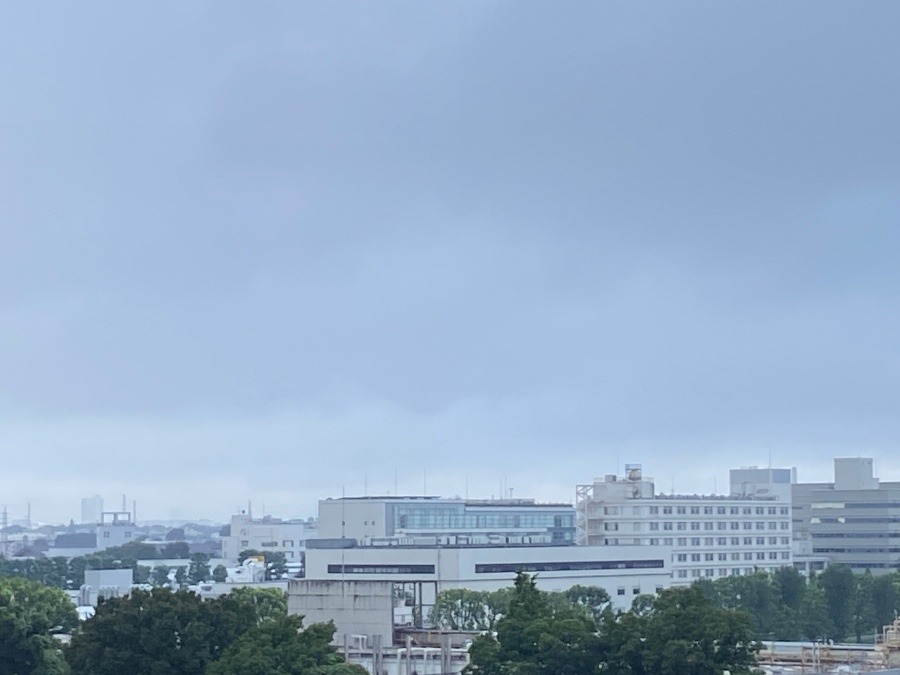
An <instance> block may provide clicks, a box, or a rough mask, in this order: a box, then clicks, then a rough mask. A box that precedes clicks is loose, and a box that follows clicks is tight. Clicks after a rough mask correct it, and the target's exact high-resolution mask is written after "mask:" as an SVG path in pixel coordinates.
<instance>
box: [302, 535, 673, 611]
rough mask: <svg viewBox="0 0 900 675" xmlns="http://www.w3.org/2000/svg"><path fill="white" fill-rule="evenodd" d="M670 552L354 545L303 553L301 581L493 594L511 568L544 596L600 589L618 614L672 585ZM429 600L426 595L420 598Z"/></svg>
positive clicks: (507, 579)
mask: <svg viewBox="0 0 900 675" xmlns="http://www.w3.org/2000/svg"><path fill="white" fill-rule="evenodd" d="M670 557H671V556H670V550H669V549H668V548H665V547H661V546H619V547H615V548H613V547H609V546H451V547H444V546H353V547H350V548H341V549H339V548H315V547H313V548H310V549H309V550H307V552H306V579H308V580H318V581H340V580H345V581H388V582H393V583H398V584H428V585H431V586H432V587H433V588H434V593H438V592H440V591H442V590H446V589H450V588H467V589H470V590H486V591H495V590H498V589H500V588H505V587H507V586H511V585H512V583H513V580H514V579H515V577H516V573H517V572H518V571H520V570H521V571H523V572H528V573H532V574H537V585H538V587H539V588H541V589H542V590H546V591H563V590H566V589H568V588H571V587H572V586H575V585H578V584H581V585H584V586H601V587H602V588H604V589H605V590H606V592H607V593H609V596H610V598H611V599H612V603H613V605H614V606H615V607H617V608H620V609H627V608H628V607H630V606H631V602H632V600H634V598H635V596H637V595H640V594H643V593H656V592H658V591H659V590H661V589H662V588H667V587H668V586H669V585H670V583H671V562H670ZM429 599H430V600H431V601H433V596H432V597H431V598H426V602H427V601H428V600H429Z"/></svg>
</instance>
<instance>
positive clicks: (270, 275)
mask: <svg viewBox="0 0 900 675" xmlns="http://www.w3.org/2000/svg"><path fill="white" fill-rule="evenodd" d="M775 6H776V5H775V4H774V3H773V4H765V3H763V4H760V3H753V4H752V5H751V4H745V5H734V4H730V3H728V4H726V3H711V2H696V3H690V4H686V3H683V4H678V5H669V4H662V3H660V4H657V5H654V6H653V7H652V11H651V9H650V7H648V6H646V5H641V4H634V3H602V4H600V3H575V4H574V5H571V6H570V11H568V12H565V13H561V12H559V11H557V7H555V6H554V5H553V4H551V3H531V2H517V3H499V2H498V3H468V4H462V3H453V4H450V3H446V4H435V3H390V4H383V3H378V4H377V6H376V5H374V4H365V3H359V4H354V5H352V11H348V9H349V8H348V6H346V5H338V4H328V3H322V4H311V3H303V4H302V5H301V4H297V3H286V4H283V5H280V6H276V5H254V6H252V7H250V6H243V7H241V6H240V5H236V4H233V3H221V2H216V3H212V2H193V3H174V2H172V3H154V4H153V5H152V6H150V5H147V6H136V5H131V4H122V3H100V2H96V3H89V4H86V5H78V6H76V5H65V4H54V5H40V4H35V3H22V4H10V5H7V6H4V7H3V8H2V9H0V72H2V77H0V81H2V82H3V87H2V88H0V341H2V343H0V344H2V348H0V447H2V448H3V452H2V462H3V463H2V466H0V499H2V500H3V502H4V503H6V504H7V506H8V508H9V511H10V513H11V514H12V515H14V516H20V515H21V514H23V513H24V512H25V510H26V508H27V504H28V503H29V502H30V503H31V504H32V509H33V515H32V517H33V518H34V519H35V520H42V521H47V520H57V521H63V520H65V521H67V520H68V519H69V518H72V517H75V515H76V513H77V509H78V505H79V500H80V498H81V497H83V496H87V495H93V494H95V493H99V494H102V495H104V496H105V497H106V498H107V500H108V502H109V503H112V504H115V503H116V500H117V499H119V498H120V496H121V494H123V493H125V494H127V498H128V502H129V503H130V502H131V500H132V499H134V500H136V501H137V503H138V510H139V514H138V515H139V517H143V518H148V519H149V518H155V519H160V518H178V517H185V518H186V517H190V518H211V519H217V520H220V521H224V520H225V519H227V517H228V515H229V514H231V513H235V512H236V510H237V509H240V508H242V507H243V506H244V505H246V503H247V501H248V500H253V503H254V507H255V509H256V507H257V505H259V507H258V508H260V509H261V508H262V503H263V502H265V508H266V511H267V512H271V513H274V514H277V515H283V516H294V515H302V516H307V515H314V514H315V508H316V500H318V499H321V498H326V497H330V496H331V497H337V496H340V495H341V494H342V492H345V493H346V494H348V495H350V494H362V493H363V492H364V491H368V492H369V493H372V494H385V493H387V492H391V493H393V492H394V491H395V490H397V491H399V492H401V493H404V494H420V493H422V492H423V491H427V492H428V493H431V494H439V495H445V496H453V495H463V494H464V493H465V492H466V491H468V493H469V494H470V495H472V496H480V497H490V496H491V495H497V496H499V495H500V493H501V492H505V493H507V494H508V491H509V489H510V488H512V489H513V491H514V494H515V496H522V497H535V498H537V499H539V500H562V501H571V500H572V499H573V496H574V486H575V485H576V484H577V483H583V482H589V481H590V480H591V479H592V477H593V476H595V475H602V474H605V473H616V472H617V467H618V468H621V467H622V466H624V464H625V463H626V462H637V463H641V464H643V467H644V470H645V472H646V473H647V474H649V475H653V476H657V477H658V479H659V480H658V485H657V487H658V488H659V489H661V490H665V491H668V490H670V489H671V488H672V487H673V486H674V488H675V489H676V490H677V491H678V492H684V493H693V492H703V493H709V492H712V491H713V490H714V489H718V490H725V489H726V486H725V484H724V477H725V475H726V473H727V470H728V468H730V467H737V466H741V465H751V464H756V465H760V466H765V465H768V464H769V463H771V465H773V466H780V467H789V466H796V467H797V469H798V476H799V477H800V479H801V480H803V481H816V480H826V479H828V478H829V476H830V475H831V472H832V466H831V463H830V462H831V458H832V457H842V456H848V457H849V456H856V455H864V456H866V457H873V458H874V459H875V463H876V467H877V474H878V475H879V476H880V477H881V478H882V479H885V480H900V461H898V459H897V456H898V455H897V447H898V439H900V419H898V416H897V410H898V409H900V359H898V355H900V344H898V340H900V277H898V269H900V267H898V265H897V260H898V254H900V230H898V227H897V223H898V217H900V187H898V186H900V133H898V126H897V120H898V119H900V93H898V91H900V89H898V87H897V86H896V80H897V75H896V73H897V72H898V68H900V42H898V41H897V39H896V27H897V25H898V21H900V5H898V4H896V3H889V2H867V3H852V4H851V3H842V4H838V3H821V2H817V3H812V2H798V3H790V4H788V3H779V4H778V5H777V7H778V14H777V17H774V16H772V15H770V14H769V13H768V11H767V10H768V9H770V8H773V7H775ZM717 481H718V483H717Z"/></svg>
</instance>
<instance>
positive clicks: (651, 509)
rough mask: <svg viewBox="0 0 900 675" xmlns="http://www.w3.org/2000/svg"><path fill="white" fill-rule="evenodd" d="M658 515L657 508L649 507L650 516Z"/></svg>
mask: <svg viewBox="0 0 900 675" xmlns="http://www.w3.org/2000/svg"><path fill="white" fill-rule="evenodd" d="M658 513H659V507H658V506H651V507H650V515H651V516H655V515H657V514H658Z"/></svg>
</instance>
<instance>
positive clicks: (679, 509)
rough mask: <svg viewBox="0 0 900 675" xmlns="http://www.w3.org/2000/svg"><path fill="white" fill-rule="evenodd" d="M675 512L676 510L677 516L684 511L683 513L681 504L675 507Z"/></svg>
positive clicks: (681, 514)
mask: <svg viewBox="0 0 900 675" xmlns="http://www.w3.org/2000/svg"><path fill="white" fill-rule="evenodd" d="M675 512H676V513H677V514H678V515H679V516H683V515H684V513H685V509H684V507H683V506H679V507H676V509H675Z"/></svg>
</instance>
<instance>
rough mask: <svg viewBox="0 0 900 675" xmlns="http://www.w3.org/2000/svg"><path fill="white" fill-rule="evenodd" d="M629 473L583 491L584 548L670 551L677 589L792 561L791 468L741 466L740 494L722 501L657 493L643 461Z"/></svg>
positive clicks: (579, 503) (579, 491)
mask: <svg viewBox="0 0 900 675" xmlns="http://www.w3.org/2000/svg"><path fill="white" fill-rule="evenodd" d="M625 468H626V473H625V475H624V476H621V477H620V476H616V475H614V474H610V475H607V476H605V477H603V478H597V479H595V480H594V482H593V484H590V485H579V486H577V487H576V509H577V513H578V542H579V543H580V544H582V545H588V546H617V547H618V546H660V545H662V546H666V547H669V548H670V550H671V555H672V560H671V563H672V574H673V578H672V581H673V583H675V584H689V583H691V582H693V581H695V580H697V579H699V578H707V579H712V578H719V577H725V576H734V575H740V574H751V573H753V572H754V571H756V570H767V571H772V570H776V569H778V568H779V567H783V566H785V565H788V566H789V565H791V564H792V547H791V538H792V537H791V501H790V494H789V490H790V482H789V481H790V477H791V470H786V469H762V470H760V469H757V468H756V467H750V468H749V469H735V470H733V471H732V475H731V483H732V486H733V488H734V490H736V492H735V493H734V494H730V495H728V496H717V495H663V494H655V486H654V483H653V479H652V478H649V477H646V476H644V475H643V472H642V469H641V466H640V465H639V464H629V465H626V467H625ZM785 472H786V473H785ZM785 478H787V480H788V482H787V483H785V482H784V480H785Z"/></svg>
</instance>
